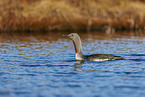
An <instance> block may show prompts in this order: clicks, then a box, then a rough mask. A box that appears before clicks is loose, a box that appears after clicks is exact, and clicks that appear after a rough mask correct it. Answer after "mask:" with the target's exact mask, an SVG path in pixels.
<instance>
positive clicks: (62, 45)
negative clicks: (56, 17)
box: [0, 32, 145, 97]
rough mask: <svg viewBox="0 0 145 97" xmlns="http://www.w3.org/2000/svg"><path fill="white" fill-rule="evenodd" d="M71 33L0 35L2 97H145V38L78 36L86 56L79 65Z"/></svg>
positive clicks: (100, 34)
mask: <svg viewBox="0 0 145 97" xmlns="http://www.w3.org/2000/svg"><path fill="white" fill-rule="evenodd" d="M64 34H69V33H66V32H64V33H62V32H59V33H58V32H57V33H56V32H48V33H46V32H45V33H0V97H144V96H145V32H115V33H112V34H107V33H105V32H90V33H81V32H80V33H78V34H79V35H80V37H81V39H82V46H83V47H82V48H83V53H84V54H85V55H89V54H97V53H102V54H114V55H119V56H122V57H123V58H125V59H124V60H114V61H85V62H80V61H76V60H75V50H74V47H73V43H72V41H71V40H70V39H69V38H67V37H64V36H62V35H64Z"/></svg>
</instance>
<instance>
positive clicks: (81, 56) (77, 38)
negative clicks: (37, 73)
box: [64, 33, 124, 61]
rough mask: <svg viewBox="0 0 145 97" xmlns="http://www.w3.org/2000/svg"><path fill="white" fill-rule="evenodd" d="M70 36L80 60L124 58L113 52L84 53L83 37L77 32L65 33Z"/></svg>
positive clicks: (77, 57) (76, 56) (76, 57)
mask: <svg viewBox="0 0 145 97" xmlns="http://www.w3.org/2000/svg"><path fill="white" fill-rule="evenodd" d="M64 36H67V37H69V38H70V39H71V40H72V41H73V44H74V48H75V59H76V60H80V61H85V60H86V61H108V60H121V59H124V58H123V57H121V56H116V55H112V54H92V55H84V54H83V52H82V44H81V38H80V36H79V35H78V34H77V33H70V34H69V35H64Z"/></svg>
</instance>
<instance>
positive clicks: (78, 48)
mask: <svg viewBox="0 0 145 97" xmlns="http://www.w3.org/2000/svg"><path fill="white" fill-rule="evenodd" d="M73 43H74V48H75V52H76V60H83V57H84V55H83V52H82V45H81V40H80V38H79V37H78V38H77V39H76V40H73Z"/></svg>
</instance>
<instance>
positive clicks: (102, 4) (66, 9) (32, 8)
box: [0, 0, 145, 31]
mask: <svg viewBox="0 0 145 97" xmlns="http://www.w3.org/2000/svg"><path fill="white" fill-rule="evenodd" d="M144 9H145V1H144V0H1V1H0V30H1V31H67V30H70V31H77V30H85V31H90V30H102V29H109V28H111V29H116V30H129V29H131V30H132V29H144V27H145V10H144Z"/></svg>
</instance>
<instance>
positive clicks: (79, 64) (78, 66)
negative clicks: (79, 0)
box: [73, 61, 85, 70]
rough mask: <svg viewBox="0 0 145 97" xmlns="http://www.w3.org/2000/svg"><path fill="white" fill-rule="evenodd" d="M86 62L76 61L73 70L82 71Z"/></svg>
mask: <svg viewBox="0 0 145 97" xmlns="http://www.w3.org/2000/svg"><path fill="white" fill-rule="evenodd" d="M84 62H85V61H76V63H75V64H74V65H73V66H74V68H73V70H80V69H81V68H82V65H83V63H84Z"/></svg>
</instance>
